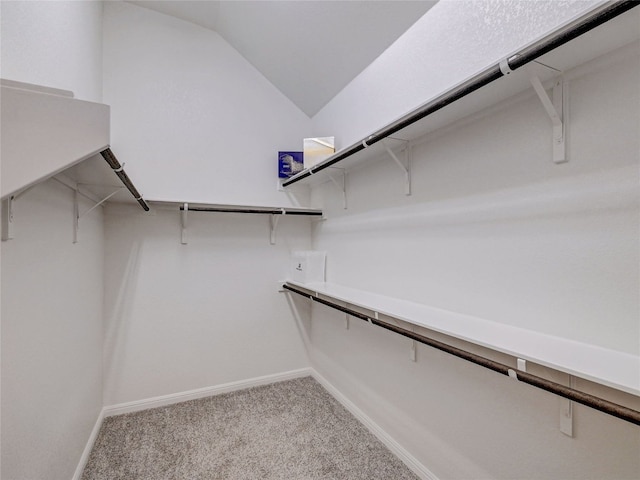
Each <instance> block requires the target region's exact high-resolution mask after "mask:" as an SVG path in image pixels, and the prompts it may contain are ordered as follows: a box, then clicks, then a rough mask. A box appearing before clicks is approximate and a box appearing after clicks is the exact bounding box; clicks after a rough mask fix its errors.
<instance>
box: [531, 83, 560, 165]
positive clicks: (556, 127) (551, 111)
mask: <svg viewBox="0 0 640 480" xmlns="http://www.w3.org/2000/svg"><path fill="white" fill-rule="evenodd" d="M529 80H530V82H531V85H532V86H533V89H534V90H535V92H536V94H537V95H538V98H539V99H540V101H541V102H542V106H543V107H544V109H545V111H546V112H547V115H549V118H550V119H551V123H552V125H553V161H554V163H565V162H567V161H569V159H568V158H567V147H566V142H565V136H566V135H565V133H566V123H567V121H566V120H567V119H566V113H567V111H568V108H567V104H568V86H567V82H565V81H564V79H563V78H562V76H560V77H559V78H557V79H556V81H555V82H554V84H553V89H552V98H549V95H548V94H547V91H546V90H545V88H544V86H543V85H542V82H541V81H540V78H538V77H537V76H536V75H533V74H530V76H529Z"/></svg>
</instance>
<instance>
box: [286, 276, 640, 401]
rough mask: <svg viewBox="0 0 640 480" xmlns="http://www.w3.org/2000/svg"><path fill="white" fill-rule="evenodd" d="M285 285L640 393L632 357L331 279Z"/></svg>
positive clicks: (637, 361)
mask: <svg viewBox="0 0 640 480" xmlns="http://www.w3.org/2000/svg"><path fill="white" fill-rule="evenodd" d="M285 285H286V286H291V287H294V288H297V289H302V290H305V291H307V292H311V294H312V295H313V296H318V295H320V296H321V297H323V298H330V299H333V300H336V301H338V302H341V303H343V304H345V305H346V306H355V307H360V308H363V309H366V310H369V311H372V312H376V313H378V314H380V315H385V316H388V317H391V318H395V319H398V320H401V321H404V322H407V323H410V324H412V325H417V326H420V327H424V328H426V329H429V330H432V331H435V332H439V333H443V334H445V335H449V336H451V337H454V338H457V339H460V340H464V341H467V342H470V343H473V344H476V345H480V346H483V347H487V348H489V349H491V350H494V351H497V352H501V353H505V354H508V355H512V356H514V357H517V358H520V359H523V360H527V361H530V362H533V363H536V364H538V365H542V366H545V367H549V368H552V369H554V370H558V371H561V372H565V373H568V374H570V375H574V376H576V377H579V378H583V379H585V380H589V381H592V382H595V383H598V384H600V385H605V386H608V387H611V388H614V389H616V390H620V391H623V392H627V393H630V394H633V395H636V396H640V357H639V356H636V355H632V354H629V353H625V352H620V351H616V350H611V349H606V348H603V347H600V346H596V345H590V344H586V343H581V342H578V341H575V340H570V339H566V338H561V337H556V336H552V335H548V334H544V333H540V332H536V331H533V330H526V329H523V328H519V327H514V326H510V325H505V324H502V323H498V322H493V321H490V320H485V319H482V318H478V317H473V316H470V315H464V314H460V313H455V312H451V311H448V310H443V309H439V308H434V307H429V306H427V305H423V304H419V303H415V302H410V301H406V300H399V299H396V298H392V297H387V296H384V295H378V294H374V293H370V292H366V291H363V290H358V289H354V288H350V287H345V286H342V285H336V284H332V283H299V282H294V281H287V282H286V284H285Z"/></svg>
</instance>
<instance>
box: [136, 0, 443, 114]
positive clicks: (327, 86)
mask: <svg viewBox="0 0 640 480" xmlns="http://www.w3.org/2000/svg"><path fill="white" fill-rule="evenodd" d="M129 3H133V4H135V5H138V6H141V7H145V8H149V9H151V10H155V11H157V12H160V13H164V14H166V15H171V16H173V17H177V18H180V19H182V20H187V21H189V22H193V23H195V24H197V25H200V26H202V27H205V28H208V29H211V30H214V31H216V32H217V33H219V34H220V35H221V36H222V37H223V38H224V39H225V40H226V41H227V42H229V44H231V45H232V46H233V47H234V48H235V49H236V50H237V51H238V52H240V54H241V55H243V56H244V57H245V58H246V59H247V60H248V61H249V62H250V63H251V64H252V65H253V66H254V67H255V68H257V69H258V70H259V71H260V72H261V73H262V74H263V75H264V76H265V77H266V78H267V79H268V80H269V81H270V82H271V83H272V84H273V85H275V86H276V87H277V88H278V89H279V90H280V91H281V92H282V93H283V94H284V95H286V96H287V97H288V98H289V99H290V100H291V101H292V102H294V103H295V104H296V105H297V106H298V107H299V108H300V109H301V110H302V111H303V112H305V113H306V114H307V115H308V116H310V117H311V116H313V115H315V114H316V113H317V112H318V111H319V110H320V109H321V108H322V107H323V106H324V105H325V104H326V103H327V102H328V101H329V100H331V99H332V98H333V97H334V96H335V95H336V94H337V93H338V92H340V90H342V89H343V88H344V87H345V86H346V85H347V84H348V83H349V82H350V81H351V80H352V79H353V78H355V77H356V76H357V75H358V74H359V73H360V72H361V71H363V70H364V69H365V68H366V67H367V66H368V65H369V64H370V63H371V62H373V60H375V59H376V58H377V57H378V56H379V55H380V54H381V53H382V52H383V51H384V50H385V49H386V48H387V47H388V46H389V45H391V44H392V43H393V42H394V41H395V40H396V39H397V38H398V37H400V36H401V35H402V34H403V33H404V32H405V31H406V30H407V29H408V28H409V27H410V26H411V25H413V24H414V23H415V22H416V21H417V20H418V19H419V18H420V17H421V16H422V15H424V13H426V12H427V10H429V9H430V8H431V7H432V6H433V5H435V4H436V3H437V0H408V1H407V0H360V1H353V0H347V1H341V0H295V1H294V0H288V1H286V0H261V1H237V0H222V1H217V0H216V1H213V0H137V1H134V0H131V1H129Z"/></svg>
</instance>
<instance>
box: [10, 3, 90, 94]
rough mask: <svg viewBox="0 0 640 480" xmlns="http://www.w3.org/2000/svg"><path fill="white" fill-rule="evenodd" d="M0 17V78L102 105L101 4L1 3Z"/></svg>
mask: <svg viewBox="0 0 640 480" xmlns="http://www.w3.org/2000/svg"><path fill="white" fill-rule="evenodd" d="M0 17H1V20H0V21H1V22H2V23H1V29H0V30H1V31H2V49H1V54H0V65H1V67H0V77H2V78H7V79H10V80H17V81H20V82H26V83H33V84H36V85H44V86H47V87H53V88H61V89H63V90H71V91H72V92H73V93H74V94H75V97H76V98H79V99H81V100H90V101H93V102H100V101H101V100H102V2H99V1H86V2H74V1H56V2H48V1H9V2H1V3H0Z"/></svg>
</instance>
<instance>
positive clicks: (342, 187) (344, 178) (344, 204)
mask: <svg viewBox="0 0 640 480" xmlns="http://www.w3.org/2000/svg"><path fill="white" fill-rule="evenodd" d="M340 170H342V182H341V183H340V182H338V181H337V180H336V179H335V178H334V177H333V175H329V180H331V182H332V183H333V184H334V185H335V186H336V187H337V188H338V190H340V191H341V192H342V208H343V209H345V210H346V209H347V171H346V170H345V169H343V168H341V169H340Z"/></svg>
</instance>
